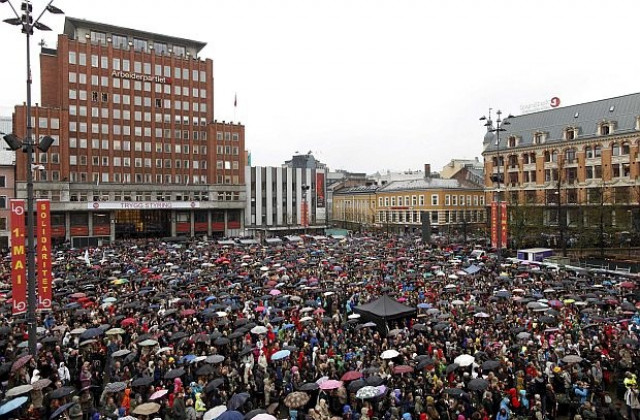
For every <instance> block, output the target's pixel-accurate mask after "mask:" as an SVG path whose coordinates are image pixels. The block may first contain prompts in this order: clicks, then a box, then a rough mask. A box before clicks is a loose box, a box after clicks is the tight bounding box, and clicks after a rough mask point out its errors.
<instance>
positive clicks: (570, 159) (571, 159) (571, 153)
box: [564, 148, 576, 163]
mask: <svg viewBox="0 0 640 420" xmlns="http://www.w3.org/2000/svg"><path fill="white" fill-rule="evenodd" d="M564 160H565V163H575V162H576V149H574V148H570V149H567V150H565V151H564Z"/></svg>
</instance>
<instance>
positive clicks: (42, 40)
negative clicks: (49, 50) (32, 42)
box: [38, 38, 47, 47]
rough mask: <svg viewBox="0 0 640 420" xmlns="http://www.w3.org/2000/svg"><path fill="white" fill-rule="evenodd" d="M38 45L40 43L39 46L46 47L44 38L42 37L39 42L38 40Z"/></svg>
mask: <svg viewBox="0 0 640 420" xmlns="http://www.w3.org/2000/svg"><path fill="white" fill-rule="evenodd" d="M38 45H40V47H46V46H47V43H46V42H45V40H44V38H42V39H41V40H40V42H38Z"/></svg>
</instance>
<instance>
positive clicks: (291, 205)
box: [245, 166, 327, 237]
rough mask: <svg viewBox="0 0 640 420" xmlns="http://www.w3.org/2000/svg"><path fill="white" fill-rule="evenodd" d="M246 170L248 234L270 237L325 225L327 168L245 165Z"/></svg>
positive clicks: (320, 227)
mask: <svg viewBox="0 0 640 420" xmlns="http://www.w3.org/2000/svg"><path fill="white" fill-rule="evenodd" d="M245 171H246V172H245V179H246V192H245V194H246V197H247V203H246V209H245V226H246V228H247V230H248V233H249V234H251V235H254V236H258V235H263V236H264V237H269V236H278V235H285V234H287V233H294V232H298V233H302V232H304V231H309V232H319V231H323V230H324V229H325V228H326V227H327V208H326V207H327V200H326V197H327V196H326V193H327V190H326V169H324V168H318V169H310V168H291V167H273V166H266V167H265V166H255V167H249V166H247V167H246V168H245ZM307 187H308V188H307ZM305 209H306V211H305Z"/></svg>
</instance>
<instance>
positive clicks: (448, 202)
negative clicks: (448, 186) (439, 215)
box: [444, 194, 451, 206]
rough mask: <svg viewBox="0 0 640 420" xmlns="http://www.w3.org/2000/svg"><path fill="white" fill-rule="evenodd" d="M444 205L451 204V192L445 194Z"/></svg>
mask: <svg viewBox="0 0 640 420" xmlns="http://www.w3.org/2000/svg"><path fill="white" fill-rule="evenodd" d="M444 205H445V206H450V205H451V196H450V195H449V194H447V195H445V196H444Z"/></svg>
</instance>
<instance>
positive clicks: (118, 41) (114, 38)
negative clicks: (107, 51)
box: [111, 34, 129, 50]
mask: <svg viewBox="0 0 640 420" xmlns="http://www.w3.org/2000/svg"><path fill="white" fill-rule="evenodd" d="M111 42H112V44H113V47H114V48H120V49H125V50H126V49H127V48H128V45H129V40H128V39H127V37H126V36H125V35H116V34H113V35H111Z"/></svg>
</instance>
